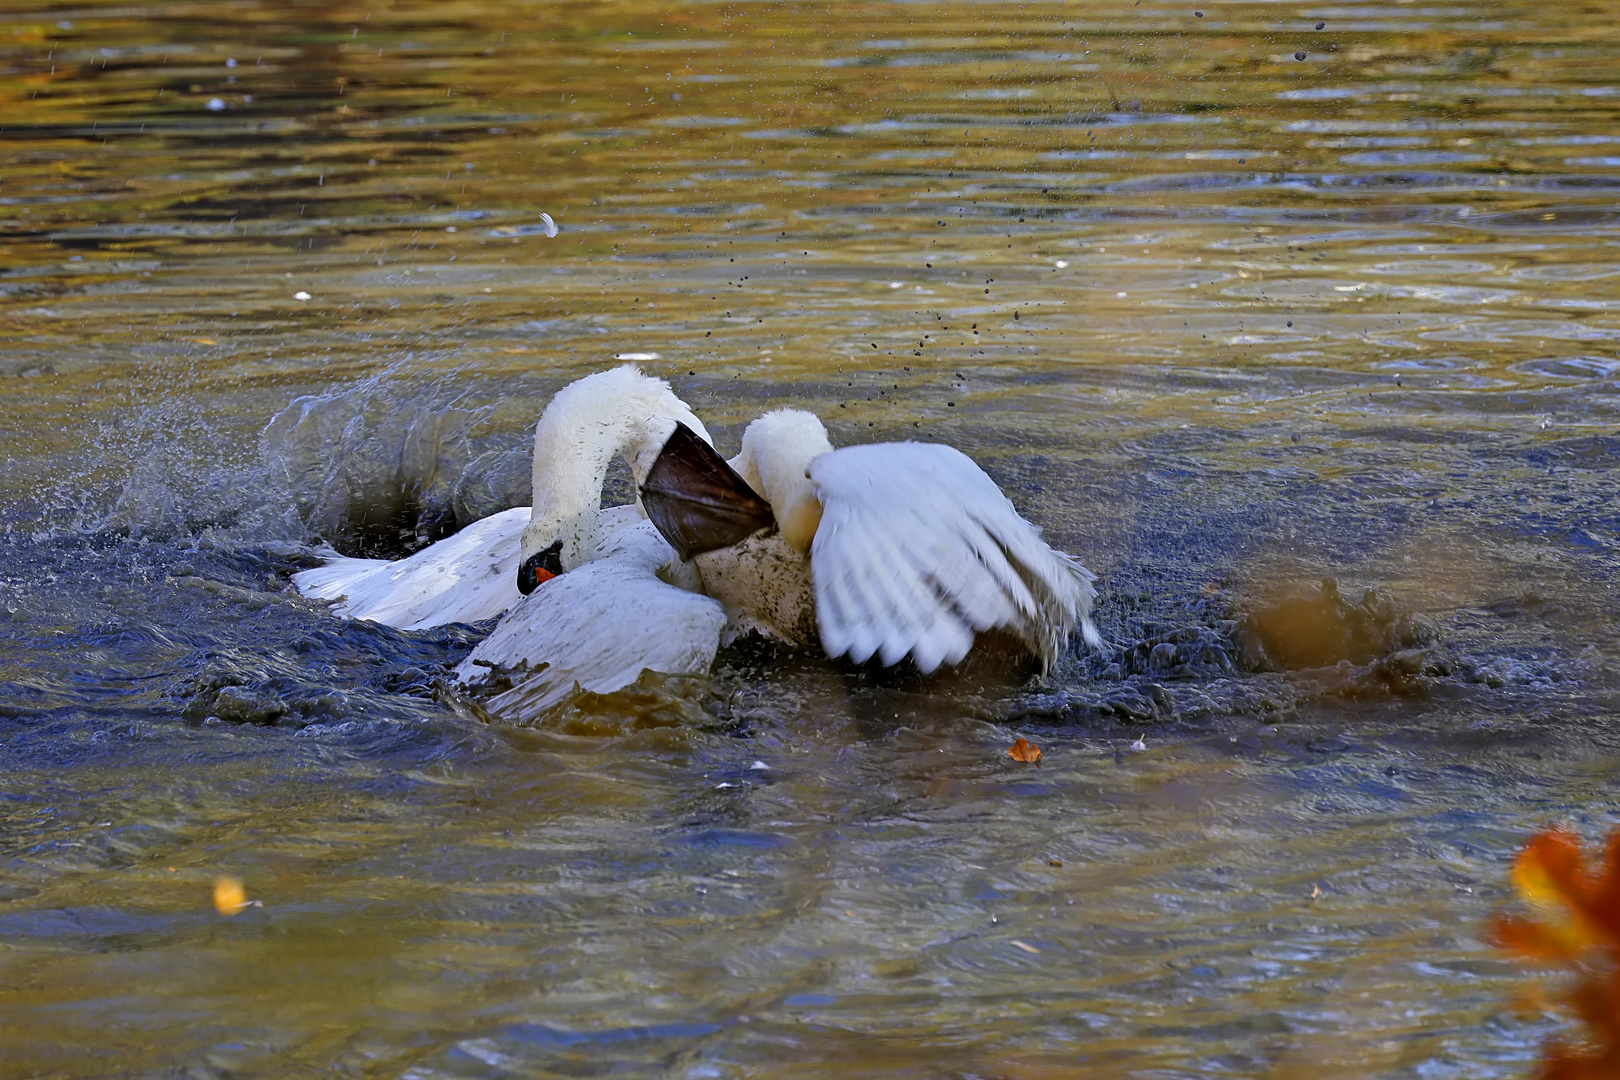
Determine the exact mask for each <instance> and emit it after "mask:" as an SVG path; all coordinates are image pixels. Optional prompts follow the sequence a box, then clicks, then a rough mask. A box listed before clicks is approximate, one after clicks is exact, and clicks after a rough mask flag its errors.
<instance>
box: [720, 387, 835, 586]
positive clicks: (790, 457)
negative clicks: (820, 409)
mask: <svg viewBox="0 0 1620 1080" xmlns="http://www.w3.org/2000/svg"><path fill="white" fill-rule="evenodd" d="M831 449H832V443H831V442H829V441H828V440H827V428H826V427H825V426H824V425H823V424H822V422H821V420H820V419H818V418H817V417H816V415H815V414H814V413H808V412H805V411H804V410H803V409H774V410H772V411H771V412H768V413H766V414H765V415H764V416H761V417H760V418H759V419H758V420H755V421H754V422H753V423H752V424H749V425H748V429H747V430H746V431H744V432H743V440H742V453H740V454H738V455H737V459H736V467H737V471H738V472H739V473H741V474H742V477H743V479H744V480H747V481H748V483H749V485H750V486H752V487H753V488H754V490H756V491H758V492H759V493H760V494H761V495H763V496H765V501H766V502H768V503H770V504H771V512H772V513H773V514H774V515H775V516H776V523H777V527H778V528H779V529H780V530H781V533H782V538H783V539H784V540H786V541H787V542H788V543H789V544H791V545H793V547H794V548H795V549H796V550H797V551H798V552H799V553H800V554H801V555H803V554H806V553H807V552H809V550H810V541H811V540H812V539H814V538H815V535H816V528H817V526H819V525H820V524H821V500H820V499H818V498H817V497H816V488H815V484H813V483H812V482H811V480H810V463H811V462H812V461H814V460H815V459H816V458H818V457H820V456H821V455H822V454H825V453H827V452H828V451H830V450H831Z"/></svg>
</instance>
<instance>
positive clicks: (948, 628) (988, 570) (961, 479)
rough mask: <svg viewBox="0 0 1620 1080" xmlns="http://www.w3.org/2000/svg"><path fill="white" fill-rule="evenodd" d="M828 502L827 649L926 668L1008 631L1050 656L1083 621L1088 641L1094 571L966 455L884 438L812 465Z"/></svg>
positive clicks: (821, 534)
mask: <svg viewBox="0 0 1620 1080" xmlns="http://www.w3.org/2000/svg"><path fill="white" fill-rule="evenodd" d="M810 478H811V479H812V480H813V481H814V482H815V485H816V494H817V496H818V497H819V498H820V500H821V504H822V515H821V524H820V527H819V528H818V529H817V530H816V536H815V540H814V542H813V543H812V545H811V549H810V567H811V579H812V580H813V582H814V584H815V595H816V617H817V622H818V624H819V626H820V629H821V642H822V647H823V648H825V649H826V651H827V655H829V656H834V657H837V656H844V655H847V656H849V658H850V659H851V660H854V661H855V662H857V663H863V662H865V661H866V660H868V659H870V658H871V657H873V656H877V657H878V659H879V661H880V662H882V663H883V664H894V663H898V662H899V661H900V660H901V659H903V658H904V657H906V656H908V655H909V656H910V657H911V658H912V660H913V662H915V663H916V665H917V667H918V668H919V669H921V670H922V671H925V672H927V671H932V670H934V669H935V668H937V667H939V666H940V665H941V664H955V663H957V662H958V661H960V660H961V659H962V658H963V657H964V656H966V655H967V653H968V650H969V649H971V648H972V646H973V640H974V637H975V635H977V634H980V633H983V632H984V631H986V630H1004V631H1007V632H1009V633H1012V634H1014V635H1016V636H1017V637H1018V638H1019V639H1020V640H1022V641H1023V642H1024V644H1025V645H1026V646H1027V647H1028V648H1029V650H1030V652H1032V653H1034V654H1035V655H1036V656H1038V657H1039V658H1040V659H1041V661H1042V662H1043V663H1044V664H1046V665H1048V666H1049V665H1050V664H1051V663H1052V661H1053V660H1054V659H1055V658H1056V656H1057V654H1058V651H1059V650H1060V649H1061V648H1062V647H1063V645H1064V643H1065V642H1066V641H1067V640H1068V637H1069V635H1070V634H1071V633H1072V632H1073V631H1074V629H1075V627H1076V625H1078V626H1079V627H1080V631H1081V634H1082V636H1083V637H1084V639H1085V641H1086V643H1087V644H1089V645H1091V646H1092V647H1094V648H1095V647H1100V646H1101V638H1100V637H1099V636H1098V634H1097V630H1096V628H1095V627H1094V626H1093V625H1092V623H1091V617H1090V615H1091V602H1092V600H1093V599H1094V598H1095V596H1096V590H1095V588H1094V587H1093V585H1092V582H1093V581H1094V580H1095V578H1094V577H1093V575H1092V573H1091V572H1090V571H1089V570H1087V569H1086V568H1085V567H1083V566H1081V565H1080V564H1079V563H1078V562H1076V561H1075V560H1074V559H1072V558H1070V557H1069V556H1067V555H1065V554H1063V553H1062V552H1058V551H1054V550H1053V549H1052V548H1051V547H1050V546H1048V545H1047V543H1046V542H1045V541H1044V540H1042V539H1041V535H1040V530H1039V529H1037V528H1036V527H1035V526H1034V525H1031V524H1030V523H1029V522H1027V521H1025V520H1024V519H1023V518H1022V517H1020V516H1019V514H1018V511H1017V510H1015V509H1014V508H1013V505H1012V503H1011V502H1010V501H1009V500H1008V499H1007V497H1006V496H1005V495H1003V494H1002V493H1001V489H1000V488H998V487H996V484H995V481H993V480H991V479H990V477H989V476H987V475H985V473H984V470H982V469H980V468H979V466H978V465H976V464H975V463H974V462H973V460H972V459H971V458H969V457H968V456H967V455H966V454H964V453H962V452H961V451H960V450H957V449H955V448H953V447H949V446H942V445H938V444H935V443H912V442H905V443H876V444H872V445H867V446H850V447H845V448H844V449H842V450H834V451H833V452H832V453H829V454H823V455H821V456H820V457H817V458H816V459H815V460H814V461H812V462H811V463H810Z"/></svg>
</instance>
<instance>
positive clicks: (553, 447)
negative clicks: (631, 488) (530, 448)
mask: <svg viewBox="0 0 1620 1080" xmlns="http://www.w3.org/2000/svg"><path fill="white" fill-rule="evenodd" d="M677 421H680V422H682V423H685V424H686V425H687V426H688V427H690V428H692V429H693V430H694V431H696V432H697V433H698V434H699V435H700V436H702V437H703V438H704V439H705V440H706V439H707V438H708V433H707V432H706V431H705V430H704V428H703V424H702V422H701V421H699V420H698V418H697V417H696V416H694V415H692V411H691V410H690V409H688V408H687V407H686V405H685V404H684V403H683V402H682V401H681V400H680V398H678V397H676V396H675V395H674V394H673V393H672V392H671V391H670V389H669V387H668V386H667V385H666V384H665V383H664V382H663V381H662V380H660V379H653V378H649V377H648V376H645V375H642V374H641V373H640V372H638V371H636V370H635V369H633V368H615V369H613V370H611V371H604V372H601V373H599V374H597V375H592V376H589V377H587V378H584V379H581V380H579V381H578V382H575V383H573V384H571V385H569V386H567V387H564V388H563V389H562V390H560V391H558V393H557V395H556V396H555V397H554V398H552V399H551V403H550V404H548V405H547V406H546V409H545V412H543V413H542V414H541V416H540V422H539V424H537V425H536V427H535V431H534V508H533V510H532V511H531V513H530V516H529V529H528V530H526V532H525V544H524V548H525V554H526V555H527V554H530V552H528V550H527V549H528V547H529V538H530V534H532V535H533V536H534V537H535V538H537V539H538V538H540V537H541V535H542V534H546V535H548V536H550V538H551V539H559V538H560V539H562V540H563V541H564V548H565V559H564V561H565V564H566V563H567V562H569V561H571V560H569V559H568V558H567V555H568V554H570V553H571V554H572V555H573V556H574V558H575V559H589V558H591V557H592V554H593V552H592V551H590V550H589V549H590V548H592V547H594V527H595V523H596V516H597V511H598V510H599V509H600V507H601V502H602V485H603V483H604V482H605V481H606V479H607V471H608V466H609V465H610V464H611V463H612V462H613V459H614V458H616V457H623V458H624V459H625V460H626V461H627V462H628V463H629V465H630V470H631V473H632V474H633V476H634V478H635V482H636V485H637V487H639V486H640V484H641V482H642V480H644V479H645V478H646V475H647V470H648V469H650V468H651V467H652V463H653V461H654V460H655V459H656V458H657V456H658V452H659V451H660V450H661V449H663V446H664V443H665V441H666V440H668V438H669V436H670V434H671V433H672V432H674V430H675V424H676V422H677ZM545 542H547V543H549V542H550V540H549V539H548V540H546V541H545ZM542 546H544V545H543V544H542Z"/></svg>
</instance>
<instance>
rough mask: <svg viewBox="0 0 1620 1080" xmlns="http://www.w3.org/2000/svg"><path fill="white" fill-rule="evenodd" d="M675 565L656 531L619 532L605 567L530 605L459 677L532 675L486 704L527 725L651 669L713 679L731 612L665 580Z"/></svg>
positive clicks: (598, 563) (567, 580)
mask: <svg viewBox="0 0 1620 1080" xmlns="http://www.w3.org/2000/svg"><path fill="white" fill-rule="evenodd" d="M674 558H675V553H674V551H672V550H671V549H670V547H669V545H668V544H667V543H665V542H664V538H663V537H661V536H659V535H658V531H657V530H656V529H654V528H653V526H652V523H651V522H648V521H640V522H637V523H636V524H634V525H631V526H629V527H627V528H624V529H621V530H620V531H619V532H617V533H615V534H614V535H613V536H612V537H611V538H610V539H609V540H607V541H606V542H605V543H604V544H603V546H602V550H601V554H600V555H599V556H598V558H596V559H595V560H593V561H591V562H588V563H586V564H585V565H584V566H581V567H578V568H577V569H574V570H570V571H569V572H568V573H566V574H563V575H561V576H559V577H556V578H553V579H552V580H550V581H547V582H545V583H544V584H542V585H541V586H540V587H539V588H537V589H536V590H535V591H534V592H532V593H530V594H529V595H528V596H525V597H523V598H522V600H520V601H519V602H518V603H517V605H516V606H514V607H513V608H512V610H511V611H509V612H507V614H506V617H505V618H504V619H502V620H501V622H500V625H499V626H497V627H496V628H495V632H494V633H492V634H490V636H489V637H487V638H485V639H484V640H483V641H482V642H480V643H479V645H478V647H477V648H476V649H474V650H473V651H472V654H471V655H470V656H468V657H467V659H466V660H464V661H462V663H461V665H460V666H459V667H457V668H456V678H457V679H458V680H459V681H461V682H464V683H467V682H474V681H477V680H478V679H480V678H482V677H484V676H485V675H486V674H487V673H488V670H489V669H488V667H487V665H488V664H498V665H500V666H501V667H503V668H508V669H517V670H519V671H525V672H527V674H524V675H520V676H517V677H516V679H517V681H516V682H515V685H514V686H513V687H512V689H510V690H507V691H505V692H504V693H501V694H498V695H496V696H495V697H493V698H491V699H490V700H489V703H488V704H489V707H490V709H491V710H493V711H494V712H495V713H496V714H497V715H499V716H501V717H502V718H503V719H507V720H511V721H514V722H517V723H526V722H529V721H532V720H534V719H535V718H536V717H538V716H540V715H541V714H543V713H545V712H546V710H548V709H550V708H552V707H553V706H555V705H557V704H559V703H560V702H562V701H564V700H566V699H567V698H568V697H569V696H570V695H571V694H573V693H574V691H575V690H576V689H581V690H590V691H594V692H596V693H608V692H610V691H613V690H619V689H622V688H623V687H625V686H628V685H630V684H631V683H633V682H635V681H636V679H637V678H639V677H640V675H641V673H642V672H643V671H649V670H650V671H661V672H666V673H669V674H686V675H695V674H701V673H703V672H706V671H708V670H709V665H710V664H711V663H713V662H714V654H715V651H716V650H717V649H718V648H719V646H720V634H721V631H722V630H723V629H724V628H725V625H726V613H725V609H724V608H722V607H721V606H720V604H719V602H718V601H715V600H712V599H710V598H709V597H707V596H704V595H702V594H701V593H695V592H688V591H686V590H685V589H680V588H677V587H676V586H674V585H669V584H666V583H665V582H664V581H662V580H660V578H659V577H658V571H659V570H660V569H661V568H663V567H665V566H666V565H668V564H670V563H671V562H672V561H674Z"/></svg>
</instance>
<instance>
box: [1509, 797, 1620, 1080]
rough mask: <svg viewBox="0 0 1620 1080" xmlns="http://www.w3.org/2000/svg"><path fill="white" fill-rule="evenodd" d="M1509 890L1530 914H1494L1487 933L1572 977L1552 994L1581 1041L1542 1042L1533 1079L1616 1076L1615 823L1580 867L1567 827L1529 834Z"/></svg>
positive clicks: (1619, 923) (1610, 1079)
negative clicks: (1580, 1026)
mask: <svg viewBox="0 0 1620 1080" xmlns="http://www.w3.org/2000/svg"><path fill="white" fill-rule="evenodd" d="M1509 880H1510V881H1511V882H1512V885H1513V888H1514V891H1515V892H1517V893H1518V895H1519V898H1520V899H1521V900H1523V901H1524V902H1525V903H1526V904H1528V905H1529V906H1530V907H1532V908H1533V909H1534V910H1535V912H1536V914H1537V915H1538V916H1540V918H1538V919H1525V918H1519V917H1517V916H1512V915H1506V914H1501V913H1498V914H1497V916H1496V918H1495V919H1494V920H1493V921H1492V923H1491V930H1490V938H1491V940H1492V941H1493V942H1494V943H1495V944H1496V945H1497V946H1498V947H1500V948H1503V949H1506V950H1509V951H1511V952H1514V953H1517V954H1519V955H1520V956H1525V957H1529V958H1532V959H1536V960H1542V961H1555V962H1557V963H1560V964H1563V965H1565V966H1567V967H1569V968H1571V969H1573V970H1574V971H1575V973H1576V975H1577V979H1576V981H1575V983H1574V985H1573V987H1572V988H1571V989H1570V991H1569V992H1568V993H1567V994H1564V995H1562V996H1561V997H1560V998H1559V1000H1560V1001H1561V1002H1562V1003H1563V1004H1564V1005H1565V1006H1567V1007H1568V1008H1569V1010H1570V1011H1571V1012H1573V1013H1574V1014H1575V1016H1576V1017H1578V1018H1579V1019H1580V1020H1581V1021H1582V1022H1583V1023H1584V1024H1585V1025H1586V1032H1585V1034H1586V1041H1585V1045H1584V1046H1581V1047H1577V1048H1571V1047H1568V1046H1564V1045H1562V1044H1559V1043H1556V1042H1552V1043H1548V1044H1547V1045H1546V1046H1545V1047H1543V1049H1542V1060H1541V1069H1540V1072H1539V1076H1540V1077H1541V1080H1600V1078H1602V1080H1615V1078H1616V1077H1620V829H1616V830H1614V832H1612V833H1610V835H1609V839H1608V844H1607V847H1606V850H1605V852H1604V858H1603V863H1602V865H1601V866H1594V867H1591V868H1588V867H1587V865H1586V862H1585V860H1584V859H1583V857H1582V854H1581V842H1580V839H1579V838H1578V837H1577V836H1575V835H1574V834H1573V833H1571V832H1569V831H1568V830H1567V829H1548V830H1547V831H1545V832H1541V833H1537V834H1536V835H1535V836H1533V837H1531V838H1530V840H1529V841H1528V842H1526V844H1525V845H1524V849H1523V850H1522V851H1520V852H1519V856H1518V858H1517V859H1515V860H1514V863H1513V869H1512V871H1511V872H1510V873H1509Z"/></svg>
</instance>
